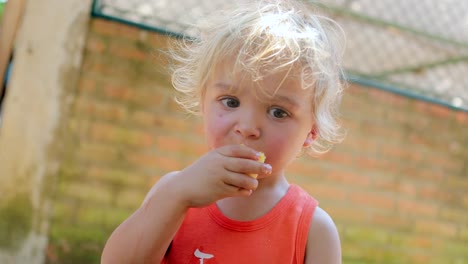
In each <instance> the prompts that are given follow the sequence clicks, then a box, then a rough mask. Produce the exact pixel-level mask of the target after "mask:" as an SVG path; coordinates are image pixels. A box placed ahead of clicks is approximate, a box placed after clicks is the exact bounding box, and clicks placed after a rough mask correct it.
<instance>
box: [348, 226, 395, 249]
mask: <svg viewBox="0 0 468 264" xmlns="http://www.w3.org/2000/svg"><path fill="white" fill-rule="evenodd" d="M341 236H342V238H343V240H344V241H346V240H348V241H362V240H364V241H366V243H369V244H373V245H385V244H387V243H388V241H389V235H388V232H387V231H385V230H383V229H379V228H376V227H367V226H349V227H346V228H345V230H344V233H342V234H341Z"/></svg>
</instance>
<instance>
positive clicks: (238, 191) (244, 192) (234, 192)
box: [226, 184, 253, 197]
mask: <svg viewBox="0 0 468 264" xmlns="http://www.w3.org/2000/svg"><path fill="white" fill-rule="evenodd" d="M252 192H253V190H249V189H244V188H239V187H237V186H233V185H228V184H226V193H227V196H228V197H233V196H249V195H251V194H252Z"/></svg>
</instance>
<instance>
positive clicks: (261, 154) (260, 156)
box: [249, 152, 266, 178]
mask: <svg viewBox="0 0 468 264" xmlns="http://www.w3.org/2000/svg"><path fill="white" fill-rule="evenodd" d="M265 159H266V156H265V153H263V152H260V155H259V156H258V160H257V161H258V162H261V163H265ZM249 176H250V177H253V178H257V177H258V174H256V173H250V174H249Z"/></svg>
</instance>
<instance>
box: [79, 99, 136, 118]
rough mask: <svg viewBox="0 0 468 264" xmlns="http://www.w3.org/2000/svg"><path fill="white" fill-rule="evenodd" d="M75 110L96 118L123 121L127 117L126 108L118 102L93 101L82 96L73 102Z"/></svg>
mask: <svg viewBox="0 0 468 264" xmlns="http://www.w3.org/2000/svg"><path fill="white" fill-rule="evenodd" d="M75 108H76V111H78V112H81V113H83V114H85V115H88V116H92V117H94V118H97V119H101V120H107V121H117V122H124V121H125V120H126V119H127V115H128V109H127V108H126V107H124V106H122V105H120V104H116V103H106V102H99V101H94V100H93V99H90V98H86V97H82V98H78V100H76V102H75Z"/></svg>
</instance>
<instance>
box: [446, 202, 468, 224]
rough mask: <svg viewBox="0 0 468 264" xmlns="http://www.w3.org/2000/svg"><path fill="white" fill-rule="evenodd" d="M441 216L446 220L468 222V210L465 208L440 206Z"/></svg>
mask: <svg viewBox="0 0 468 264" xmlns="http://www.w3.org/2000/svg"><path fill="white" fill-rule="evenodd" d="M439 216H440V219H441V220H445V221H450V222H457V221H460V222H462V223H468V210H466V209H463V208H458V207H448V206H444V207H442V208H440V212H439Z"/></svg>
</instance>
